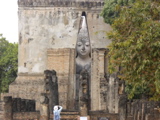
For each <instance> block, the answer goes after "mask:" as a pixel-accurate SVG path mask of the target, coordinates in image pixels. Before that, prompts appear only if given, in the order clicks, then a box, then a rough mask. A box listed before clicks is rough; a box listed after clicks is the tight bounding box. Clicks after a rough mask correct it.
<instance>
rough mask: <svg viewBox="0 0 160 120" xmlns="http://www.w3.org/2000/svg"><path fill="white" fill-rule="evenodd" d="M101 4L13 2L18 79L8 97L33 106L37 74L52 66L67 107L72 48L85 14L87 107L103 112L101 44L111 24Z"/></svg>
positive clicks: (40, 87) (40, 81)
mask: <svg viewBox="0 0 160 120" xmlns="http://www.w3.org/2000/svg"><path fill="white" fill-rule="evenodd" d="M103 5H104V1H103V0H96V1H93V0H88V1H87V0H86V1H82V0H74V1H72V0H70V1H68V0H65V1H64V0H63V1H61V0H58V1H57V0H18V6H19V8H18V18H19V22H18V23H19V51H18V52H19V54H18V77H17V79H16V80H15V81H14V82H13V83H12V84H11V85H10V86H9V93H8V95H11V96H12V97H20V98H23V99H31V100H36V109H37V110H39V109H40V102H39V97H40V94H41V93H42V92H43V91H44V77H43V72H44V70H47V69H49V70H52V69H54V70H55V71H56V72H57V77H58V85H59V89H58V91H59V94H60V95H59V96H60V98H59V103H60V104H61V105H62V106H63V107H64V109H68V110H72V109H73V107H74V98H75V47H76V41H77V34H78V30H79V25H80V19H81V16H82V13H84V12H85V14H86V19H87V25H88V32H89V37H90V43H91V48H92V55H91V57H92V60H93V62H92V65H91V69H92V70H91V71H92V73H91V74H92V77H91V82H92V83H91V97H92V100H91V109H92V110H108V107H107V106H108V105H107V103H108V102H107V94H106V91H107V90H108V89H107V88H106V86H107V83H106V78H105V77H104V76H105V74H106V69H105V68H106V63H107V62H106V61H107V59H106V58H105V57H104V56H105V55H106V51H107V50H106V49H103V48H106V47H107V46H108V45H109V44H110V42H111V41H110V40H109V39H107V38H106V32H107V31H109V30H111V28H110V26H109V25H108V24H105V23H104V22H103V18H102V17H101V16H100V12H101V10H102V8H103ZM115 92H116V91H115ZM97 98H98V99H97ZM94 103H96V104H94ZM115 106H117V105H114V107H115ZM114 112H115V111H113V113H114ZM115 113H116V112H115Z"/></svg>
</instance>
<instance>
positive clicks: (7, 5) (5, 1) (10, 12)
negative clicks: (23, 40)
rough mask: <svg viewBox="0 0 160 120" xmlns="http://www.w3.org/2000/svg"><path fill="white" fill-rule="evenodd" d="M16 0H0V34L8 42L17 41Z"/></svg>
mask: <svg viewBox="0 0 160 120" xmlns="http://www.w3.org/2000/svg"><path fill="white" fill-rule="evenodd" d="M17 13H18V5H17V0H0V34H3V37H5V38H6V39H7V40H8V41H9V42H12V43H13V42H18V14H17Z"/></svg>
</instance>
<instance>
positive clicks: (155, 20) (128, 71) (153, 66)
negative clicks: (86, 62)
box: [104, 0, 160, 100]
mask: <svg viewBox="0 0 160 120" xmlns="http://www.w3.org/2000/svg"><path fill="white" fill-rule="evenodd" d="M159 13H160V2H158V1H153V0H152V1H151V0H144V1H143V0H137V1H136V2H135V3H133V4H130V7H128V6H126V7H125V6H123V7H121V8H120V13H119V17H117V18H116V19H115V20H114V22H113V24H112V28H113V30H112V31H111V32H109V33H108V37H109V38H110V39H111V40H112V44H111V45H110V47H109V49H110V52H109V56H110V72H113V71H116V68H117V66H121V67H122V70H121V71H120V75H119V77H120V78H121V79H123V80H125V81H126V83H127V84H128V86H127V89H126V90H127V92H128V94H129V98H133V97H134V96H135V95H137V94H145V95H146V96H148V97H149V98H150V99H153V100H160V21H159V20H160V14H159ZM104 19H106V18H104ZM137 91H138V92H139V93H138V92H137Z"/></svg>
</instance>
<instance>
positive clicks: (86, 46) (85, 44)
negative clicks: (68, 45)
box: [77, 40, 91, 57]
mask: <svg viewBox="0 0 160 120" xmlns="http://www.w3.org/2000/svg"><path fill="white" fill-rule="evenodd" d="M90 52H91V48H90V43H89V41H83V40H81V41H79V42H77V53H78V56H79V57H85V56H86V57H87V56H89V54H90Z"/></svg>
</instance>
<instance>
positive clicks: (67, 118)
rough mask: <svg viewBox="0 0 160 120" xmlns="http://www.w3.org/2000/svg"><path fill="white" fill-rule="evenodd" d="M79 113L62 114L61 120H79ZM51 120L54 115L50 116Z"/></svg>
mask: <svg viewBox="0 0 160 120" xmlns="http://www.w3.org/2000/svg"><path fill="white" fill-rule="evenodd" d="M78 116H79V112H61V120H77V117H78ZM50 120H53V114H50Z"/></svg>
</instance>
